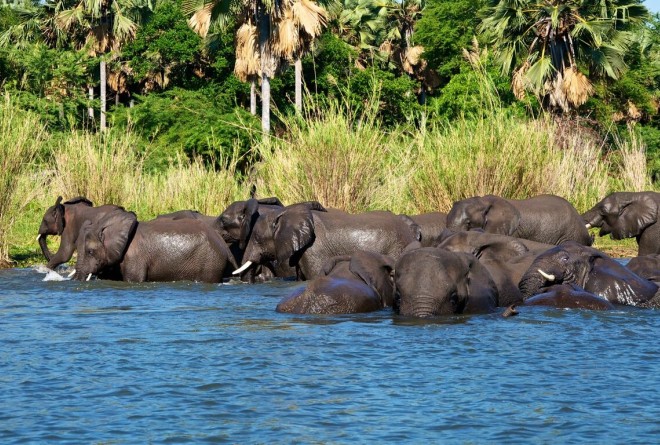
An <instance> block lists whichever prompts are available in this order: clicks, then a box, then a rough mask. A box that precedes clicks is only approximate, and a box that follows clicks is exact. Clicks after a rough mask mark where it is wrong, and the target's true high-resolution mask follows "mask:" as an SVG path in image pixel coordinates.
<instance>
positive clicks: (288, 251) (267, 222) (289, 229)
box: [233, 201, 325, 275]
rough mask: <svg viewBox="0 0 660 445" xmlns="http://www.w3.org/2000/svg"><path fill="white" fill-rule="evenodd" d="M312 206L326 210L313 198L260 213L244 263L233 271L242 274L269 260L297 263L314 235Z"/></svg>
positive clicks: (314, 208) (235, 273)
mask: <svg viewBox="0 0 660 445" xmlns="http://www.w3.org/2000/svg"><path fill="white" fill-rule="evenodd" d="M312 210H316V211H325V208H323V206H322V205H321V204H319V203H318V202H316V201H310V202H304V203H299V204H293V205H290V206H288V207H284V208H283V209H282V210H280V211H279V212H273V213H268V214H263V215H260V216H259V217H258V218H257V221H256V222H255V223H254V227H253V228H252V234H251V236H250V239H249V241H248V244H247V246H246V248H245V254H244V255H243V266H241V268H239V269H238V270H236V271H234V272H233V274H234V275H238V274H241V273H243V272H244V271H245V270H247V269H248V268H250V267H251V266H252V265H263V264H266V263H268V262H270V261H277V262H279V263H282V264H288V265H290V266H294V265H295V264H296V263H297V261H298V259H299V258H300V255H301V254H302V253H303V252H304V250H305V249H306V248H307V247H308V246H309V245H310V244H311V243H312V242H313V240H314V237H315V235H314V218H313V215H312Z"/></svg>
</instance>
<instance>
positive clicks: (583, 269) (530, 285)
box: [519, 243, 658, 306]
mask: <svg viewBox="0 0 660 445" xmlns="http://www.w3.org/2000/svg"><path fill="white" fill-rule="evenodd" d="M563 283H567V284H575V285H577V286H579V287H581V288H582V289H584V290H585V291H587V292H591V293H592V294H596V295H598V296H600V297H603V298H605V299H607V300H608V301H609V302H610V303H615V304H623V305H630V306H646V305H648V303H649V302H650V301H651V300H652V299H653V298H654V296H655V294H656V292H658V285H657V284H655V283H653V282H651V281H649V280H647V279H645V278H642V277H640V276H638V275H636V274H635V273H633V272H632V271H630V270H629V269H628V268H627V267H625V266H623V265H621V264H620V263H619V262H618V261H615V260H614V259H612V258H610V257H609V256H607V255H606V254H604V253H603V252H601V251H599V250H597V249H594V248H592V247H587V246H582V245H580V244H577V243H564V244H562V245H560V246H557V247H554V248H552V249H550V250H548V251H546V252H544V253H542V254H540V255H539V256H537V257H536V259H535V260H534V262H533V263H532V265H531V266H530V267H529V269H528V270H527V271H526V272H525V274H524V275H523V277H522V278H521V280H520V283H519V288H520V291H521V292H522V295H523V298H525V299H526V298H529V297H531V296H533V295H536V294H539V293H542V292H544V291H545V290H547V289H548V288H550V287H551V286H554V285H557V284H563Z"/></svg>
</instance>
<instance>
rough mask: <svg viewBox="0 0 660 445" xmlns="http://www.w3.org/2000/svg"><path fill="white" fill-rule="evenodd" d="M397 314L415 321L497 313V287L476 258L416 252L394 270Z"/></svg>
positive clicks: (443, 252) (435, 250)
mask: <svg viewBox="0 0 660 445" xmlns="http://www.w3.org/2000/svg"><path fill="white" fill-rule="evenodd" d="M394 270H395V274H394V285H395V288H396V293H395V300H394V310H395V311H396V312H398V313H399V314H401V315H407V316H412V317H433V316H438V315H453V314H481V313H488V312H493V311H495V310H496V307H497V302H498V291H497V287H496V285H495V283H494V281H493V279H492V278H491V276H490V274H489V273H488V270H487V269H486V268H485V267H484V266H483V265H481V263H479V260H477V258H476V257H475V256H474V255H470V254H467V253H454V252H450V251H448V250H445V249H440V248H436V247H423V248H420V249H413V250H410V251H407V252H405V253H404V254H403V255H401V258H399V260H398V261H397V262H396V265H395V267H394Z"/></svg>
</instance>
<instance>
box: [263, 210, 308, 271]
mask: <svg viewBox="0 0 660 445" xmlns="http://www.w3.org/2000/svg"><path fill="white" fill-rule="evenodd" d="M272 224H273V239H274V240H275V246H277V254H276V256H277V261H279V262H282V263H283V264H291V262H290V259H291V257H293V256H294V255H296V254H299V253H302V251H303V250H304V249H305V248H307V247H308V246H309V245H310V244H311V243H312V242H313V241H314V218H313V216H312V212H311V210H309V208H307V207H306V206H304V205H293V206H289V207H287V208H286V209H285V210H284V211H282V212H280V213H279V214H278V215H277V217H276V218H275V220H274V221H273V223H272Z"/></svg>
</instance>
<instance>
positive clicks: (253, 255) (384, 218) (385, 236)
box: [234, 203, 419, 280]
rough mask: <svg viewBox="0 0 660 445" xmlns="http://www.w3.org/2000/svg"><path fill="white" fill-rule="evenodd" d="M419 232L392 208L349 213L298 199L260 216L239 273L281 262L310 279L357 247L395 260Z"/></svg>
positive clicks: (299, 276)
mask: <svg viewBox="0 0 660 445" xmlns="http://www.w3.org/2000/svg"><path fill="white" fill-rule="evenodd" d="M319 206H320V205H319ZM321 208H322V207H321ZM418 236H419V233H418V230H417V231H415V230H414V228H412V227H411V226H410V224H408V223H407V222H406V221H404V219H403V218H401V217H400V216H397V215H394V214H393V213H391V212H385V211H376V212H367V213H360V214H349V213H346V212H343V211H340V210H334V209H331V210H328V211H327V212H325V211H319V210H315V209H314V207H313V206H312V207H310V205H309V203H305V204H294V205H290V206H287V207H284V208H283V209H282V210H280V211H279V212H276V213H270V214H264V215H259V218H257V222H256V223H255V225H254V228H253V229H252V235H251V236H250V240H249V241H248V245H247V247H246V249H245V254H244V256H243V266H242V267H241V268H240V269H239V270H237V271H235V272H234V274H239V273H242V272H243V271H244V270H247V269H249V268H251V267H254V266H255V265H259V264H264V263H266V262H268V261H278V262H281V263H285V264H288V265H289V266H292V267H295V268H296V277H297V278H298V279H300V280H310V279H313V278H315V277H317V276H319V275H321V274H322V271H323V267H324V265H325V264H326V262H327V261H328V260H330V258H332V257H334V256H340V255H352V254H353V253H355V252H357V251H358V250H367V251H371V252H376V253H381V254H383V255H387V256H389V257H391V258H392V259H394V260H396V258H398V257H399V254H400V253H401V252H402V251H403V249H404V248H405V247H406V246H407V245H408V244H410V243H411V242H413V241H416V240H417V239H418Z"/></svg>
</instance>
